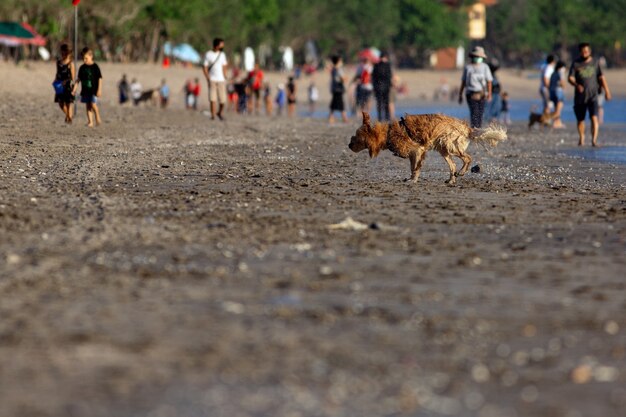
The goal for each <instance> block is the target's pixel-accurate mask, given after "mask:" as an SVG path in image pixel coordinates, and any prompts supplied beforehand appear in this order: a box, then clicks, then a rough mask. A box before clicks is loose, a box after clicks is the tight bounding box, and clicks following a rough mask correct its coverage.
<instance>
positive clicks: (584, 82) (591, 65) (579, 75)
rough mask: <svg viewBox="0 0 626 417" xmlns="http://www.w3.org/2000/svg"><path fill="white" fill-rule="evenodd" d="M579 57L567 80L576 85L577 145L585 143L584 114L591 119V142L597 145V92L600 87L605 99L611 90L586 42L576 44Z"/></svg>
mask: <svg viewBox="0 0 626 417" xmlns="http://www.w3.org/2000/svg"><path fill="white" fill-rule="evenodd" d="M578 50H579V51H580V57H579V58H578V59H577V60H576V61H574V62H573V63H572V66H571V67H570V70H569V76H568V79H567V80H568V81H569V83H570V84H571V85H573V86H574V87H576V90H575V93H574V113H575V114H576V120H577V121H578V137H579V140H578V146H583V145H584V144H585V116H586V115H587V112H589V117H590V119H591V144H592V145H593V146H598V130H599V123H598V93H599V91H600V88H602V89H603V90H604V92H605V94H606V99H607V100H611V91H610V90H609V86H608V84H607V82H606V78H605V77H604V75H603V74H602V69H601V68H600V65H598V63H597V62H596V61H595V60H594V59H593V57H592V56H591V47H590V46H589V44H588V43H581V44H580V45H578Z"/></svg>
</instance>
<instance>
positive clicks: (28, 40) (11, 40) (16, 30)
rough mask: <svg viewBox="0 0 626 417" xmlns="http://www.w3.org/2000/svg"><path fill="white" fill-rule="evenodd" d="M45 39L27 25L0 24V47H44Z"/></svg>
mask: <svg viewBox="0 0 626 417" xmlns="http://www.w3.org/2000/svg"><path fill="white" fill-rule="evenodd" d="M45 44H46V38H44V37H43V36H41V35H40V34H39V33H37V31H36V30H35V29H34V28H33V27H32V26H30V25H29V24H28V23H17V22H0V45H7V46H18V45H35V46H44V45H45Z"/></svg>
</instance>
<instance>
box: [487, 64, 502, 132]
mask: <svg viewBox="0 0 626 417" xmlns="http://www.w3.org/2000/svg"><path fill="white" fill-rule="evenodd" d="M487 65H488V66H489V70H491V76H492V77H493V81H492V82H491V101H490V102H488V103H487V104H486V109H485V117H484V122H485V123H489V122H493V121H497V120H498V118H499V117H500V108H501V107H502V100H501V97H500V91H501V90H502V86H501V85H500V80H499V79H498V76H497V75H496V72H497V71H498V70H499V69H500V64H499V63H498V60H493V61H492V62H490V63H488V64H487Z"/></svg>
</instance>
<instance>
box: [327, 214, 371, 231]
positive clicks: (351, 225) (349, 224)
mask: <svg viewBox="0 0 626 417" xmlns="http://www.w3.org/2000/svg"><path fill="white" fill-rule="evenodd" d="M328 228H329V229H330V230H355V231H361V230H365V229H368V228H369V226H368V225H366V224H365V223H361V222H357V221H356V220H354V219H352V217H346V219H345V220H344V221H342V222H340V223H336V224H330V225H328Z"/></svg>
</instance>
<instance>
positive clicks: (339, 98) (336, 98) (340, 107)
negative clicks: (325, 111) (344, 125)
mask: <svg viewBox="0 0 626 417" xmlns="http://www.w3.org/2000/svg"><path fill="white" fill-rule="evenodd" d="M345 110H346V108H345V105H344V103H343V93H333V99H332V100H331V101H330V111H341V112H343V111H345Z"/></svg>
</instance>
